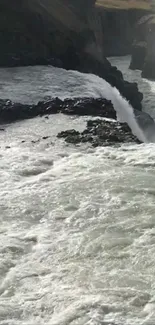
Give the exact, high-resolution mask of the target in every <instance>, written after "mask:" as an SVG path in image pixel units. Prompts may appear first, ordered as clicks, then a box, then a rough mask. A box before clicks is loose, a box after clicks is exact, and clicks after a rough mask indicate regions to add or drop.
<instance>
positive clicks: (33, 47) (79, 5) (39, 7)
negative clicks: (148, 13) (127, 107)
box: [0, 0, 143, 109]
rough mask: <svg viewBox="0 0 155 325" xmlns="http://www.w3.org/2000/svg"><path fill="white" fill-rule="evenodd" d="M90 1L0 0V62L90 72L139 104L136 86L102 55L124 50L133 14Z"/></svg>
mask: <svg viewBox="0 0 155 325" xmlns="http://www.w3.org/2000/svg"><path fill="white" fill-rule="evenodd" d="M94 5H95V0H86V1H82V0H78V1H77V0H53V1H51V0H14V1H12V2H10V1H9V0H1V2H0V43H1V44H3V46H2V47H1V51H0V66H21V65H38V64H52V65H55V66H57V67H62V68H65V69H74V70H79V71H81V72H87V73H89V72H90V73H94V74H97V75H99V76H100V77H102V78H104V79H105V80H107V81H108V82H109V83H110V84H112V85H113V86H115V87H116V88H118V89H119V91H120V92H121V94H122V95H123V96H124V97H126V98H127V99H128V100H129V102H130V103H131V105H132V106H133V107H135V108H137V109H141V100H142V97H143V96H142V94H141V93H140V92H139V91H138V88H137V85H136V84H131V83H128V82H126V81H124V79H123V76H122V73H121V72H120V71H118V70H117V69H116V68H115V67H111V64H110V63H109V62H108V60H107V59H106V54H111V55H112V54H113V55H116V54H120V53H122V54H125V53H126V52H128V50H129V48H130V43H131V39H132V31H131V28H130V25H132V26H133V21H134V20H135V19H136V17H137V15H138V16H139V13H137V12H136V13H134V12H133V15H132V14H131V15H130V14H129V12H127V11H126V13H125V12H123V11H121V12H119V11H117V12H118V13H117V15H116V11H113V10H107V9H105V8H104V7H100V6H97V7H95V6H94ZM127 17H129V18H128V19H127ZM129 21H130V23H129ZM124 26H125V27H124ZM116 27H117V28H116ZM126 34H128V37H125V35H126ZM119 35H120V36H119ZM123 39H124V41H123ZM116 45H117V46H116Z"/></svg>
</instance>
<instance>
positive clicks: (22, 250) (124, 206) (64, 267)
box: [0, 57, 155, 325]
mask: <svg viewBox="0 0 155 325" xmlns="http://www.w3.org/2000/svg"><path fill="white" fill-rule="evenodd" d="M129 59H130V58H128V57H124V58H112V59H111V61H112V62H113V63H114V64H117V66H118V67H119V68H120V69H121V70H122V71H123V73H124V75H125V77H126V79H127V78H128V79H129V80H131V81H137V82H138V83H139V88H140V90H142V91H143V93H144V101H143V107H144V110H145V111H146V112H149V113H150V114H151V115H152V116H153V117H155V111H154V93H155V82H150V81H147V80H145V79H141V77H140V72H138V71H129V70H128V65H129ZM0 71H1V73H0V98H9V99H11V100H13V101H18V102H23V103H32V102H37V101H38V100H40V99H42V98H43V97H44V96H46V97H47V98H48V96H52V97H55V96H58V97H60V98H66V97H78V96H93V97H99V96H101V95H102V96H103V97H107V98H108V97H109V96H110V98H111V100H112V102H113V103H114V105H115V109H116V110H117V114H118V118H119V119H120V118H121V119H123V120H126V121H127V122H128V124H129V126H130V127H131V128H132V130H133V132H134V133H135V134H136V135H137V136H138V137H139V138H140V137H143V139H142V140H143V141H144V142H145V143H143V144H140V145H137V144H130V143H129V144H123V145H121V146H113V147H100V148H97V149H94V148H92V147H91V146H90V145H86V144H85V145H78V146H73V145H68V144H65V143H64V141H63V140H60V139H57V137H56V135H57V133H58V132H59V131H62V130H66V129H72V128H76V129H77V130H80V131H81V130H83V129H84V127H85V124H86V121H87V119H88V117H76V116H75V117H73V116H72V117H69V116H64V115H62V114H60V115H52V116H50V117H49V119H46V118H40V117H37V118H35V119H31V120H26V121H21V122H17V123H14V124H10V125H5V126H3V127H4V129H5V131H0V135H1V136H0V155H1V160H0V222H1V228H0V325H6V324H7V325H15V324H17V325H29V324H33V325H44V324H47V325H105V324H106V325H111V324H112V325H113V324H114V325H154V324H155V284H154V277H155V261H154V256H155V216H154V211H155V200H154V197H155V186H154V185H155V173H154V168H155V150H154V143H149V139H148V138H146V137H147V135H148V133H147V134H146V133H145V130H143V129H141V128H140V126H139V124H138V123H137V122H136V120H135V118H134V113H133V109H132V107H131V106H130V105H129V104H128V103H127V102H126V101H125V100H124V99H122V98H121V97H120V95H119V93H118V91H117V90H115V89H113V90H111V87H110V86H109V85H108V84H107V83H105V81H103V80H102V79H100V78H98V77H95V76H93V75H84V74H80V73H78V72H73V71H68V72H67V71H64V70H62V69H56V68H53V67H26V68H13V69H1V70H0ZM123 108H124V112H123Z"/></svg>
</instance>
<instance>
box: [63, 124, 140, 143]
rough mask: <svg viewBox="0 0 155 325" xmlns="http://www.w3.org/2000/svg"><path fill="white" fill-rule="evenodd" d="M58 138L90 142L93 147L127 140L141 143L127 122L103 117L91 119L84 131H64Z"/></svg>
mask: <svg viewBox="0 0 155 325" xmlns="http://www.w3.org/2000/svg"><path fill="white" fill-rule="evenodd" d="M58 138H63V139H65V141H66V142H67V143H72V144H79V143H90V144H91V145H92V146H93V147H98V146H107V145H108V146H110V145H116V144H122V143H126V142H128V143H129V142H134V143H140V141H139V140H138V139H137V138H136V137H135V136H134V135H133V134H132V133H131V130H130V128H129V127H128V125H127V124H126V123H119V122H116V121H105V120H101V119H97V120H89V121H88V122H87V126H86V129H85V130H84V131H83V132H78V131H76V130H74V129H73V130H67V131H62V132H60V133H59V134H58Z"/></svg>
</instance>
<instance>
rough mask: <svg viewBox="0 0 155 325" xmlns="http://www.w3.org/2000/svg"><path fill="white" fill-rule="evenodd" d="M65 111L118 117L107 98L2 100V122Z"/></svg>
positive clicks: (0, 121)
mask: <svg viewBox="0 0 155 325" xmlns="http://www.w3.org/2000/svg"><path fill="white" fill-rule="evenodd" d="M57 113H63V114H66V115H79V116H88V115H89V116H100V117H107V118H112V119H116V111H115V110H114V107H113V105H112V103H111V101H109V100H107V99H105V98H73V99H65V100H61V99H59V98H54V99H51V100H48V101H40V102H38V103H37V104H33V105H26V104H20V103H13V102H11V101H10V100H2V99H1V100H0V123H3V124H4V123H12V122H15V121H20V120H24V119H30V118H34V117H37V116H46V117H47V115H50V114H57Z"/></svg>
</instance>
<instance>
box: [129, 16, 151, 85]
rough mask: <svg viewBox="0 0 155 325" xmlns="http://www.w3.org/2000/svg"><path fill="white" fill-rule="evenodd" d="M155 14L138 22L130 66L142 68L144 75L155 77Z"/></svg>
mask: <svg viewBox="0 0 155 325" xmlns="http://www.w3.org/2000/svg"><path fill="white" fill-rule="evenodd" d="M154 40H155V15H153V14H152V15H147V16H144V17H143V18H142V19H140V21H139V22H138V23H137V27H136V33H135V40H134V43H133V47H132V59H131V64H130V68H131V69H139V70H142V76H143V77H145V78H149V79H155V42H154Z"/></svg>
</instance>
